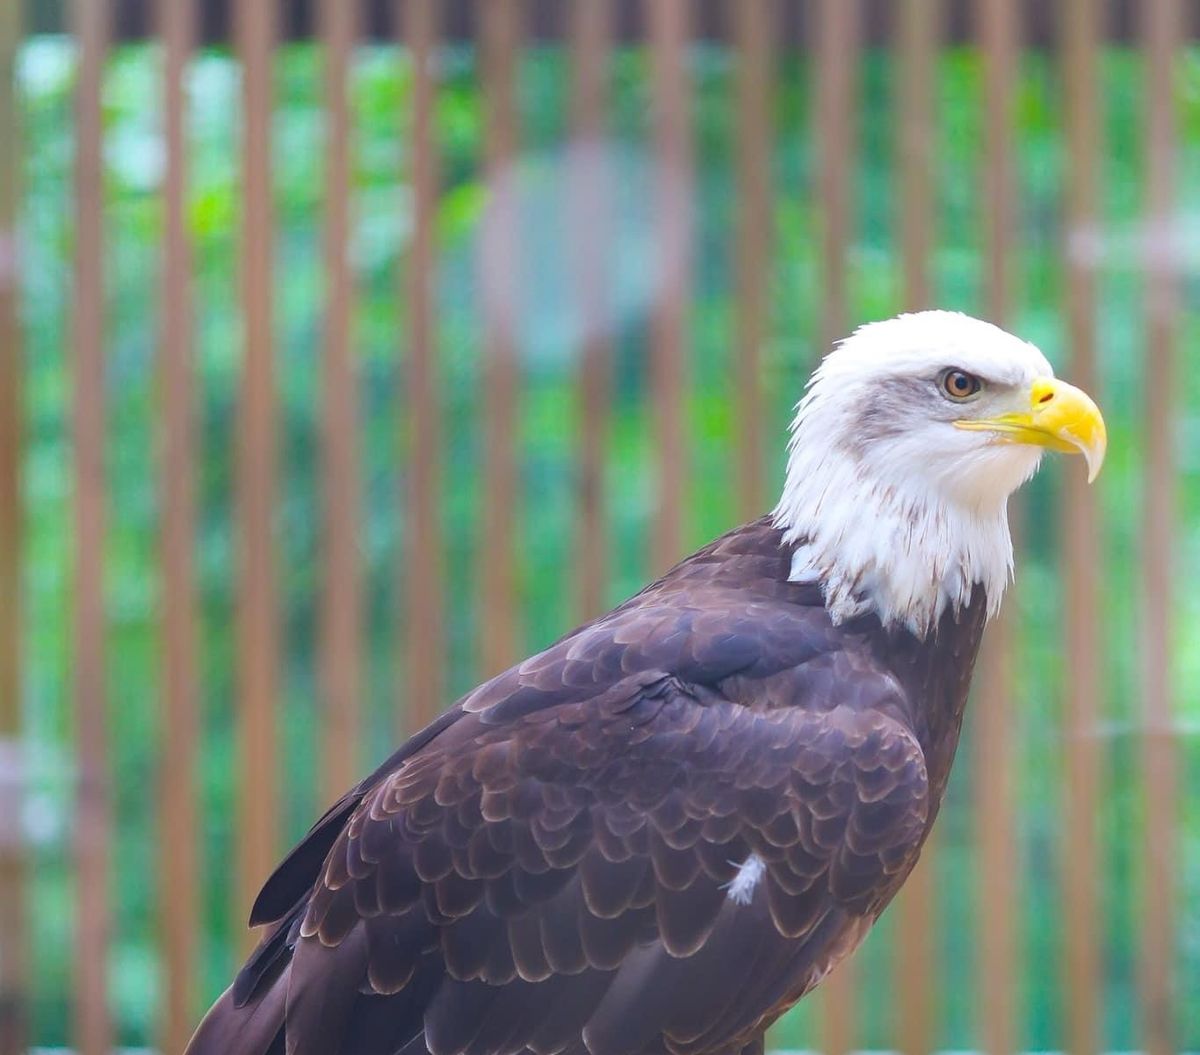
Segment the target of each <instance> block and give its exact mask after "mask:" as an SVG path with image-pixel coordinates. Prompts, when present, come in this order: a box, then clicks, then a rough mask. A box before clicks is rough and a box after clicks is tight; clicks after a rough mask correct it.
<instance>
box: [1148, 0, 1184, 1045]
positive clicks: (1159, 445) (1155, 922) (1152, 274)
mask: <svg viewBox="0 0 1200 1055" xmlns="http://www.w3.org/2000/svg"><path fill="white" fill-rule="evenodd" d="M1141 11H1142V19H1143V26H1142V30H1143V35H1144V60H1145V64H1146V67H1145V68H1146V91H1145V101H1144V114H1145V117H1144V121H1145V126H1144V127H1145V140H1144V151H1145V158H1144V167H1145V179H1146V185H1145V206H1144V213H1145V216H1144V221H1143V222H1144V233H1145V236H1146V238H1145V250H1144V251H1145V253H1146V262H1145V317H1146V348H1145V359H1144V363H1145V374H1144V376H1145V378H1146V382H1145V384H1146V396H1145V410H1144V413H1145V426H1144V428H1145V437H1146V450H1145V470H1144V484H1143V486H1144V488H1145V496H1144V499H1143V503H1142V504H1143V509H1144V514H1143V516H1144V519H1143V523H1142V567H1143V575H1142V581H1143V583H1144V587H1143V588H1144V591H1145V593H1144V596H1143V598H1142V600H1143V605H1144V608H1143V615H1142V665H1143V666H1142V699H1143V701H1144V702H1143V718H1142V721H1143V733H1142V742H1143V747H1142V769H1143V781H1144V784H1145V787H1144V792H1143V804H1144V821H1143V823H1144V825H1145V851H1144V853H1143V855H1142V860H1143V862H1144V864H1143V868H1144V872H1143V875H1142V877H1141V879H1142V914H1141V924H1142V925H1141V929H1140V933H1141V950H1140V954H1141V955H1140V963H1139V983H1140V988H1141V1039H1142V1047H1143V1048H1144V1049H1145V1051H1146V1052H1147V1053H1148V1055H1167V1053H1168V1052H1172V1051H1174V1050H1175V1021H1174V1019H1175V1000H1174V992H1173V975H1174V961H1175V914H1174V900H1175V890H1174V877H1175V852H1174V838H1175V836H1174V832H1175V820H1176V815H1177V811H1176V772H1175V771H1176V765H1177V762H1176V758H1175V750H1176V748H1175V741H1174V727H1173V722H1174V715H1173V708H1172V692H1173V687H1172V683H1171V676H1170V670H1171V651H1172V650H1171V640H1172V638H1171V635H1172V629H1173V621H1172V619H1171V609H1172V576H1173V575H1177V574H1178V573H1177V571H1176V568H1175V562H1174V560H1173V557H1174V552H1175V530H1174V516H1175V475H1174V474H1175V454H1174V449H1173V445H1172V430H1173V427H1174V423H1175V421H1176V417H1175V399H1176V380H1175V378H1176V375H1177V369H1178V364H1177V362H1176V349H1175V344H1176V330H1177V320H1176V312H1177V310H1178V295H1179V291H1178V276H1177V273H1176V267H1177V264H1176V253H1177V251H1178V250H1177V246H1176V238H1177V237H1178V235H1177V233H1176V228H1177V226H1178V219H1177V217H1176V216H1175V214H1174V207H1175V202H1174V194H1175V191H1174V183H1175V181H1174V171H1173V170H1174V164H1175V145H1176V143H1175V137H1176V132H1175V99H1174V92H1173V76H1174V71H1175V62H1176V59H1177V56H1178V47H1179V42H1180V41H1179V37H1180V16H1181V11H1180V6H1179V4H1178V2H1177V0H1146V2H1145V3H1144V4H1142V5H1141Z"/></svg>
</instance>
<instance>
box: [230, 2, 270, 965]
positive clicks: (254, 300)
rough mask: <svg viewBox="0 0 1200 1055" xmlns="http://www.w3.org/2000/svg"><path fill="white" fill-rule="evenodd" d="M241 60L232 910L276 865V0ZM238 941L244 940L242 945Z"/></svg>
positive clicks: (260, 9)
mask: <svg viewBox="0 0 1200 1055" xmlns="http://www.w3.org/2000/svg"><path fill="white" fill-rule="evenodd" d="M236 10H237V17H238V26H237V32H238V50H239V56H240V58H241V61H242V108H243V112H242V148H241V149H242V210H243V211H242V245H241V267H242V272H241V285H242V317H243V327H244V348H243V355H244V360H243V365H242V379H241V392H240V399H241V406H240V408H239V409H240V421H239V422H238V425H239V437H238V439H239V443H238V450H237V460H238V464H237V469H238V519H239V525H238V534H239V543H240V554H239V557H240V560H239V568H238V652H239V657H238V663H239V675H240V685H239V693H238V695H239V700H238V703H239V713H238V734H239V749H240V754H241V766H240V776H241V785H240V796H239V810H238V814H239V821H240V823H239V826H238V858H239V875H240V879H239V886H238V901H237V911H238V914H239V915H241V916H243V918H244V913H245V912H246V911H247V909H248V908H249V906H250V905H251V903H252V902H253V900H254V896H255V894H256V893H257V891H258V888H259V886H260V885H261V884H262V883H263V881H264V880H265V879H266V878H267V875H268V874H269V873H270V870H271V867H272V866H273V865H274V863H275V844H276V839H277V834H278V792H277V787H276V783H277V763H276V747H275V741H276V737H275V706H276V700H277V697H278V689H279V639H278V599H277V593H276V591H277V586H276V574H275V563H274V562H275V534H274V530H273V518H274V510H275V493H276V483H275V457H276V455H275V448H276V441H275V424H276V407H275V369H274V348H273V343H274V342H273V338H272V332H271V331H272V312H273V307H272V301H273V296H272V290H273V285H274V283H273V267H274V252H273V246H272V240H273V236H274V231H273V220H272V207H271V95H272V93H271V80H272V68H273V55H274V42H275V33H276V26H275V18H276V10H275V5H274V4H270V3H260V4H239V5H237V8H236ZM249 940H250V939H249V937H247V939H246V942H247V943H248V942H249Z"/></svg>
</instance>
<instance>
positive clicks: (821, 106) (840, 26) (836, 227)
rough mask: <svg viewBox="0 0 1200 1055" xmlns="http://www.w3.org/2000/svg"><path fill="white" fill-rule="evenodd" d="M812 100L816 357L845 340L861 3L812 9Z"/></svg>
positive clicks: (828, 1) (837, 2)
mask: <svg viewBox="0 0 1200 1055" xmlns="http://www.w3.org/2000/svg"><path fill="white" fill-rule="evenodd" d="M812 11H813V16H814V17H815V19H816V25H815V26H814V29H813V41H814V47H815V49H816V51H815V63H816V71H815V76H816V85H815V92H816V99H815V113H814V121H815V126H814V128H813V135H814V137H815V139H816V151H817V194H818V198H819V201H820V211H819V215H820V219H821V225H820V231H819V237H820V243H821V312H820V316H821V338H822V343H821V346H820V348H819V349H818V355H819V356H821V355H824V354H825V352H826V351H828V350H829V347H830V345H831V344H832V343H833V341H835V340H837V339H839V338H841V337H844V336H845V333H844V331H845V329H846V327H847V325H848V324H849V322H850V318H849V305H848V287H849V282H848V279H849V250H850V245H851V243H852V241H853V238H854V223H853V212H854V202H853V190H854V184H855V178H856V177H855V174H856V172H857V169H858V128H859V126H858V110H859V96H860V91H859V75H860V62H861V57H862V10H861V0H820V2H819V3H818V4H815V5H814V6H813V8H812Z"/></svg>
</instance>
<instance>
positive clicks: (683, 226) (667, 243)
mask: <svg viewBox="0 0 1200 1055" xmlns="http://www.w3.org/2000/svg"><path fill="white" fill-rule="evenodd" d="M689 10H690V5H689V3H688V2H687V0H656V2H655V3H653V4H650V5H649V6H648V8H647V9H646V12H645V13H646V18H647V20H648V43H649V46H650V51H651V64H652V81H653V87H652V90H653V93H654V100H655V105H654V153H655V164H656V180H657V194H656V211H657V214H658V235H657V238H658V254H659V255H658V264H657V271H658V286H657V295H658V304H657V306H656V308H655V312H654V322H653V335H652V338H651V348H650V402H651V407H652V411H651V414H652V417H653V429H654V446H655V458H656V460H657V468H658V477H657V482H656V491H657V499H658V510H657V515H656V518H655V522H654V528H653V543H652V548H651V562H652V565H653V567H652V571H653V573H654V574H655V575H658V574H661V573H662V572H663V571H665V570H666V569H667V568H668V567H669V566H670V565H671V564H673V563H674V562H675V561H677V560H678V559H679V558H680V557H681V556H683V551H684V547H685V538H684V521H685V509H686V503H687V493H688V489H687V473H688V465H687V453H686V452H687V435H686V431H687V427H686V422H685V417H684V407H685V396H686V392H685V387H686V385H687V367H686V355H687V343H688V334H687V308H688V296H689V293H690V286H691V282H690V271H691V254H692V244H691V242H692V237H691V215H692V208H693V189H692V181H693V177H692V142H691V141H692V134H691V98H690V96H691V87H690V82H689V78H688V73H687V64H686V59H687V54H686V49H687V42H688V38H689V32H690V26H689Z"/></svg>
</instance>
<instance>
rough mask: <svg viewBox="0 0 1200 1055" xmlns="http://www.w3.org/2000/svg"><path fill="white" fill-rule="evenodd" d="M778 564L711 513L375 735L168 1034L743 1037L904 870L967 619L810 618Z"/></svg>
mask: <svg viewBox="0 0 1200 1055" xmlns="http://www.w3.org/2000/svg"><path fill="white" fill-rule="evenodd" d="M790 556H791V555H790V550H789V549H788V547H787V546H786V545H785V544H784V543H783V540H782V536H781V534H780V532H779V531H777V530H776V529H775V528H774V527H773V526H772V525H771V523H770V521H769V520H768V519H766V518H764V519H762V520H759V521H756V522H754V523H751V524H748V525H745V526H743V527H741V528H739V529H737V530H735V531H733V532H730V533H729V534H727V535H724V536H722V537H721V538H719V539H717V540H716V541H715V542H713V543H712V544H710V545H709V546H707V547H705V548H704V549H702V550H700V551H698V552H697V553H695V554H693V555H692V556H691V557H689V558H688V559H686V560H685V561H683V562H682V563H681V564H679V565H678V566H676V567H675V568H674V569H672V570H671V571H670V572H669V573H668V574H667V575H665V576H664V577H663V578H662V579H660V580H658V581H657V582H655V583H653V584H651V585H650V586H648V587H647V588H646V589H644V590H643V591H642V592H641V593H639V594H638V595H637V596H635V597H634V598H631V599H630V600H629V601H628V602H626V603H625V604H624V605H622V606H620V607H619V608H617V609H615V610H614V611H612V612H610V613H608V614H607V615H605V616H603V617H601V618H599V619H597V620H595V621H593V622H592V623H589V624H587V625H585V626H583V627H580V628H579V629H577V630H575V631H573V632H572V633H571V634H569V635H567V636H566V637H564V638H562V639H560V640H559V641H557V642H555V643H554V644H553V645H551V646H550V647H549V648H547V649H546V650H544V651H543V652H540V653H538V654H537V655H535V656H532V657H530V658H529V659H527V660H525V661H524V662H523V663H521V664H518V665H517V666H515V667H513V668H511V669H510V670H508V671H505V672H504V673H502V674H500V675H499V676H497V677H496V678H493V679H491V680H490V681H488V682H485V683H484V684H483V685H481V686H480V687H479V688H478V689H476V690H474V691H473V692H472V693H470V694H468V695H467V696H466V697H464V698H463V699H462V700H461V701H459V703H458V704H457V705H456V706H455V707H454V708H453V709H452V710H451V711H449V712H447V714H446V715H444V716H443V717H442V718H440V719H439V720H438V721H437V722H436V723H434V725H433V726H431V727H430V728H429V729H428V730H426V731H424V732H423V733H421V734H418V735H417V737H415V738H414V739H413V740H412V741H410V742H409V743H408V744H406V745H405V746H404V747H402V748H401V749H400V750H399V751H398V752H397V753H396V754H395V755H393V757H392V758H391V759H389V760H388V762H386V763H385V764H384V765H383V766H381V767H380V769H379V770H377V771H376V772H375V773H374V774H372V775H371V776H370V777H368V778H367V779H366V780H365V781H363V782H362V783H361V784H360V785H358V786H357V787H356V788H355V789H353V790H352V791H351V792H349V793H348V794H347V796H345V797H344V798H343V799H342V800H341V802H339V803H338V804H335V806H334V807H332V808H331V810H330V811H329V812H328V813H327V814H326V816H325V817H324V818H323V819H322V820H321V821H320V822H318V824H317V825H316V826H315V827H314V829H313V830H312V831H311V832H310V833H309V836H308V837H307V838H306V839H305V841H304V842H302V843H301V844H300V846H299V847H297V849H296V850H294V851H293V852H292V854H291V855H290V856H289V857H288V859H287V860H286V861H285V862H284V863H283V864H282V865H281V866H280V868H279V869H278V870H277V871H276V873H275V874H274V875H273V876H272V877H271V879H270V880H269V881H268V883H267V884H266V886H265V887H264V889H263V892H262V893H261V894H260V897H259V899H258V901H257V902H256V905H255V908H254V913H253V919H254V920H255V921H256V922H271V923H272V929H271V930H270V931H268V934H267V937H266V938H265V939H264V941H263V942H262V944H261V945H260V947H259V949H258V950H257V951H256V953H255V954H254V956H252V957H251V959H250V961H249V962H248V963H247V965H246V967H245V968H244V969H243V971H242V973H241V974H240V975H239V978H238V980H237V982H236V983H235V985H234V986H233V988H232V989H231V990H230V992H229V993H227V994H226V995H225V996H224V997H223V998H222V1001H221V1002H219V1003H218V1005H217V1006H216V1007H215V1008H214V1009H213V1011H212V1012H210V1015H209V1017H208V1019H206V1022H205V1023H204V1024H203V1025H202V1027H201V1029H200V1031H199V1032H198V1034H197V1037H196V1039H195V1040H194V1041H193V1044H192V1047H191V1049H190V1050H191V1051H193V1052H194V1053H196V1055H203V1053H207V1052H215V1051H218V1050H220V1051H233V1052H245V1053H247V1055H250V1053H259V1052H266V1051H275V1050H281V1051H282V1050H283V1047H282V1045H284V1044H285V1039H286V1050H287V1051H288V1052H294V1053H297V1055H303V1053H306V1052H323V1053H325V1052H338V1051H340V1052H343V1053H344V1055H358V1053H361V1055H367V1053H376V1052H378V1053H381V1055H382V1053H388V1052H394V1051H399V1050H401V1049H403V1050H406V1051H412V1052H414V1053H419V1052H421V1051H429V1052H432V1053H433V1055H452V1053H453V1055H460V1053H462V1055H501V1053H503V1055H508V1053H510V1052H522V1051H528V1052H532V1053H536V1055H558V1053H560V1052H563V1053H579V1055H583V1053H584V1052H585V1051H586V1052H590V1053H591V1055H637V1053H641V1052H645V1053H647V1055H649V1053H656V1055H657V1053H663V1055H665V1053H666V1052H671V1053H674V1055H708V1053H714V1055H715V1053H717V1052H740V1051H742V1050H743V1049H746V1048H749V1049H753V1048H754V1046H755V1045H756V1044H759V1043H760V1041H761V1034H762V1031H763V1029H765V1027H766V1026H767V1025H768V1024H769V1023H770V1022H771V1021H773V1019H774V1018H775V1017H776V1016H777V1015H778V1014H779V1013H781V1012H782V1011H783V1010H784V1009H786V1007H787V1006H790V1004H791V1003H792V1002H794V1001H795V1000H796V999H798V998H799V997H800V996H801V995H802V994H803V993H804V992H806V991H808V990H809V989H810V988H812V986H813V985H815V984H816V983H817V982H818V981H819V980H820V978H821V977H823V976H824V974H825V973H826V972H827V971H828V970H829V969H830V968H831V967H832V966H833V964H834V963H836V962H837V960H838V959H839V958H841V956H843V955H845V954H846V953H848V952H849V951H850V950H851V949H853V947H854V946H855V945H856V944H857V943H858V941H860V940H861V938H862V937H863V936H864V935H865V933H866V931H867V930H868V929H869V927H870V925H871V924H872V923H873V922H874V920H875V918H877V916H878V914H879V913H880V912H881V911H882V909H883V907H884V906H885V905H886V904H887V902H888V901H889V900H890V898H891V897H892V896H893V895H894V893H895V891H896V890H897V889H898V887H899V885H900V884H901V883H902V882H903V879H904V878H905V876H906V875H907V874H908V872H909V870H910V869H911V867H912V865H913V863H914V862H915V860H916V855H917V853H918V851H919V848H920V845H921V843H922V842H923V840H924V838H925V835H926V834H927V831H928V826H929V824H930V823H931V821H932V816H933V814H934V812H936V807H937V802H938V799H939V798H940V795H941V791H942V789H943V787H944V783H945V772H946V771H947V770H948V766H949V757H950V756H951V755H952V753H953V746H954V742H956V740H957V733H958V726H959V721H960V720H961V713H962V704H963V700H964V699H965V693H966V686H967V682H968V680H969V676H970V665H971V662H972V661H973V658H974V652H975V649H976V648H977V646H978V636H979V631H980V630H981V627H982V604H974V603H973V604H972V605H971V607H970V608H969V609H968V610H967V611H966V612H963V613H959V614H958V616H957V617H947V618H946V619H944V620H943V625H942V626H941V627H939V629H938V633H937V634H936V635H935V637H934V638H933V640H931V641H930V642H927V643H923V642H918V641H917V640H916V639H914V638H912V637H911V635H907V634H905V633H903V632H893V631H885V630H884V629H883V628H881V627H880V626H879V625H878V623H877V622H873V621H872V620H870V619H861V620H858V621H856V622H855V623H853V624H847V625H844V626H834V625H833V624H832V623H831V622H830V619H829V617H828V615H827V613H826V612H825V609H824V605H823V603H822V598H821V594H820V590H819V588H818V587H816V586H813V585H803V584H796V583H791V582H789V581H788V572H789V570H790ZM285 1019H286V1026H285ZM285 1034H286V1038H285Z"/></svg>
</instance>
